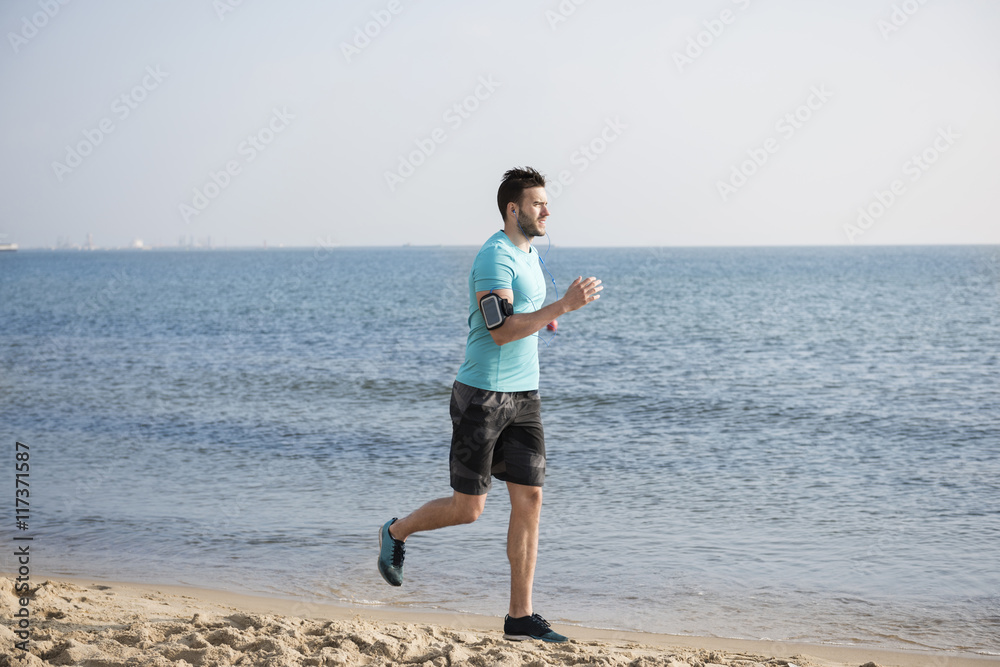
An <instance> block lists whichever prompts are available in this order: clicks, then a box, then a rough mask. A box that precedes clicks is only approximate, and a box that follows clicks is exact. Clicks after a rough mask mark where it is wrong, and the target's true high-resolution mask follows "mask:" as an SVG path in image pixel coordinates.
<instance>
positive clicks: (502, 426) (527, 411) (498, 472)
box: [450, 381, 545, 496]
mask: <svg viewBox="0 0 1000 667" xmlns="http://www.w3.org/2000/svg"><path fill="white" fill-rule="evenodd" d="M541 407H542V401H541V398H539V396H538V390H537V389H536V390H533V391H514V392H504V391H489V390H486V389H479V388H477V387H470V386H469V385H467V384H462V383H461V382H458V381H456V382H455V384H454V386H453V387H452V390H451V424H452V436H451V456H450V464H451V488H453V489H455V490H456V491H458V492H459V493H467V494H469V495H473V496H481V495H483V494H484V493H486V492H488V491H489V490H490V487H491V486H492V481H493V480H492V477H496V478H497V479H499V480H501V481H505V482H512V483H514V484H524V485H527V486H542V484H543V483H544V481H545V434H544V432H543V430H542V411H541Z"/></svg>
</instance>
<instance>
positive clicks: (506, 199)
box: [497, 167, 545, 220]
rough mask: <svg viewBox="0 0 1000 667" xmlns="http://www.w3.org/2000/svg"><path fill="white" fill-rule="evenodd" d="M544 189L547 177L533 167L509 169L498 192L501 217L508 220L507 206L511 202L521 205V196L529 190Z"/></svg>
mask: <svg viewBox="0 0 1000 667" xmlns="http://www.w3.org/2000/svg"><path fill="white" fill-rule="evenodd" d="M544 187H545V177H544V176H542V175H541V174H540V173H538V172H537V171H535V170H534V169H532V168H531V167H525V168H524V169H520V168H516V167H515V168H514V169H509V170H508V171H507V172H506V173H505V174H504V175H503V182H502V183H500V189H499V190H497V206H498V207H499V208H500V216H501V217H502V218H503V219H504V220H506V219H507V204H509V203H511V202H514V203H515V204H519V203H520V202H521V195H523V194H524V191H525V190H527V189H528V188H544Z"/></svg>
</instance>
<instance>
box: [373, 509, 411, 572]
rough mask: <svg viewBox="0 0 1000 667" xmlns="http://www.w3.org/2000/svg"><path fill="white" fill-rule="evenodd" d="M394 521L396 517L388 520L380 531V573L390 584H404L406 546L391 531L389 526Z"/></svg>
mask: <svg viewBox="0 0 1000 667" xmlns="http://www.w3.org/2000/svg"><path fill="white" fill-rule="evenodd" d="M394 523H396V519H391V520H389V521H386V522H385V525H383V526H382V529H381V530H379V533H378V573H379V574H381V575H382V578H383V579H385V580H386V581H387V582H388V583H389V584H391V585H393V586H402V585H403V556H404V555H405V554H406V547H405V546H404V545H403V542H402V541H401V540H397V539H396V538H395V537H393V536H392V534H390V533H389V526H391V525H392V524H394Z"/></svg>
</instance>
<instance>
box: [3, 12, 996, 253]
mask: <svg viewBox="0 0 1000 667" xmlns="http://www.w3.org/2000/svg"><path fill="white" fill-rule="evenodd" d="M63 2H65V4H63ZM0 29H2V32H3V34H4V41H3V44H0V83H2V88H0V90H2V92H3V103H2V104H0V155H2V162H0V242H14V243H18V244H19V245H20V246H21V247H22V248H30V247H51V246H55V245H56V244H57V243H60V242H61V243H71V244H77V245H82V244H84V243H86V240H87V235H88V234H90V238H92V240H93V244H94V245H95V246H100V247H116V246H127V245H129V244H132V243H134V242H136V240H140V241H141V242H142V243H143V244H144V245H146V246H150V245H162V246H177V245H179V244H180V243H189V242H191V240H192V239H194V241H195V242H196V243H207V242H208V239H211V243H212V244H213V245H214V246H216V247H238V246H261V245H263V244H264V243H267V245H268V246H269V247H272V246H279V245H284V246H306V247H308V246H315V245H318V244H322V245H362V246H371V245H402V244H406V243H410V244H414V245H470V246H475V245H479V244H481V243H482V242H483V241H484V240H485V239H486V238H488V236H489V235H491V234H492V233H493V232H495V231H496V230H497V229H499V228H500V226H501V219H500V213H499V211H498V209H497V206H496V190H497V187H498V185H499V183H500V179H501V177H502V175H503V172H504V171H506V170H507V169H510V168H512V167H515V166H524V165H529V166H532V167H534V168H536V169H538V170H540V171H542V172H543V173H544V174H546V175H547V176H548V179H549V187H548V190H547V192H548V197H549V203H550V207H549V208H550V211H551V217H550V218H549V221H548V231H549V234H550V238H551V241H552V243H553V245H564V246H596V247H601V246H708V245H726V246H734V245H766V246H770V245H851V244H856V245H882V244H952V243H960V244H983V243H988V244H997V243H1000V224H998V222H1000V219H998V213H997V211H998V192H1000V187H998V181H1000V179H998V176H1000V123H998V122H997V119H998V118H1000V40H998V39H997V38H996V35H997V34H998V33H1000V3H997V2H995V0H840V1H838V2H832V1H830V2H815V1H814V2H803V1H802V0H798V1H793V0H715V1H705V0H702V1H700V2H699V1H695V0H676V1H673V2H654V1H634V2H614V3H612V2H609V1H608V0H548V1H541V2H529V1H526V0H508V1H507V2H504V3H470V2H458V1H457V0H439V1H438V2H433V3H432V2H426V1H424V2H416V1H414V0H373V1H364V2H352V3H347V2H317V1H315V0H313V1H311V2H307V1H305V0H287V1H284V2H280V3H279V2H273V1H272V2H265V1H264V0H171V2H135V1H134V0H129V1H126V0H117V1H115V0H107V1H104V2H97V3H93V2H92V3H85V2H69V1H68V0H62V2H61V1H60V0H5V2H4V3H3V4H2V5H0Z"/></svg>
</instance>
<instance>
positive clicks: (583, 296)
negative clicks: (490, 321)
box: [476, 276, 604, 345]
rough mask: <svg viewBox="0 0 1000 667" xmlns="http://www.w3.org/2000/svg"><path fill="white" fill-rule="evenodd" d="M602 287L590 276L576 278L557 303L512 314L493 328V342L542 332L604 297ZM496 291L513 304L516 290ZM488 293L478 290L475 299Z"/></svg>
mask: <svg viewBox="0 0 1000 667" xmlns="http://www.w3.org/2000/svg"><path fill="white" fill-rule="evenodd" d="M602 289H604V288H603V287H601V281H600V280H598V279H597V278H594V277H593V276H591V277H590V278H586V279H584V278H583V277H582V276H581V277H579V278H577V279H576V280H574V281H573V284H572V285H570V286H569V287H568V288H567V289H566V293H565V294H563V296H562V298H561V299H559V300H558V301H556V302H554V303H550V304H549V305H547V306H545V307H544V308H541V309H539V310H536V311H535V312H533V313H517V314H515V315H511V316H509V317H508V318H507V319H506V320H504V323H503V324H502V325H501V326H499V327H497V328H496V329H491V330H490V335H491V336H493V342H494V343H496V344H497V345H506V344H507V343H510V342H513V341H515V340H521V339H522V338H526V337H528V336H530V335H532V334H533V333H535V332H536V331H540V330H541V329H542V328H543V327H544V326H545V325H546V324H548V323H549V322H551V321H552V320H554V319H557V318H558V317H560V316H562V315H565V314H566V313H569V312H572V311H574V310H578V309H580V308H583V307H584V306H586V305H587V304H588V303H590V302H592V301H596V300H597V299H600V298H601V295H600V294H598V292H600V291H601V290H602ZM493 293H494V294H496V295H497V296H499V297H500V298H501V299H507V301H510V302H511V303H514V291H513V290H509V289H495V290H493ZM486 294H489V290H486V291H483V292H476V301H477V302H478V301H479V299H481V298H483V296H484V295H486Z"/></svg>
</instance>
